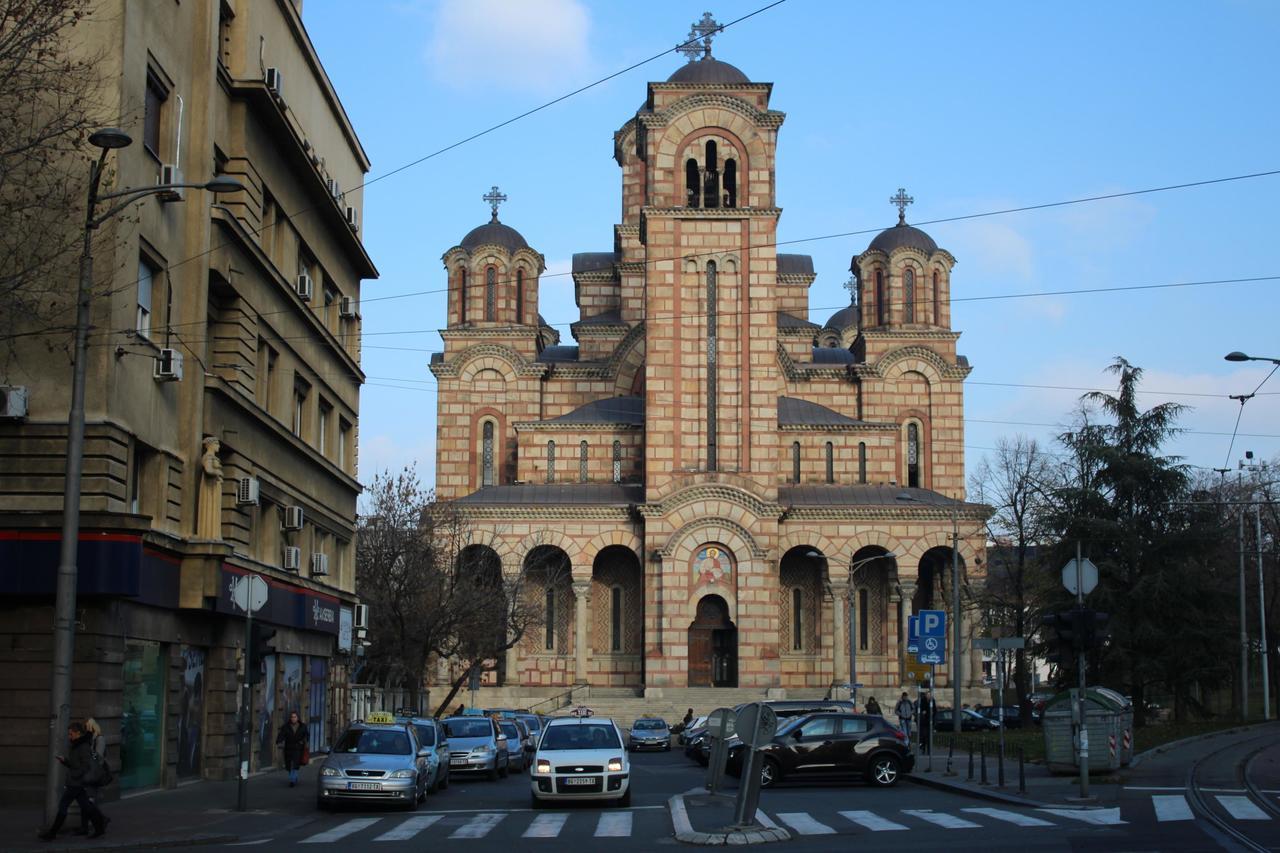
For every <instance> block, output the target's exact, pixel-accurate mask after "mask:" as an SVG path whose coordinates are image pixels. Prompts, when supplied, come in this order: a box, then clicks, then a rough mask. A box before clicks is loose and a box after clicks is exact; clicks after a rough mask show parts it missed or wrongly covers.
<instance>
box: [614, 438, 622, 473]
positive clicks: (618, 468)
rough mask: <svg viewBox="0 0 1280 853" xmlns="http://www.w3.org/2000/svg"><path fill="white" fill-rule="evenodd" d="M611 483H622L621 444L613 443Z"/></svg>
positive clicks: (619, 442)
mask: <svg viewBox="0 0 1280 853" xmlns="http://www.w3.org/2000/svg"><path fill="white" fill-rule="evenodd" d="M613 482H615V483H621V482H622V442H621V441H615V442H614V443H613Z"/></svg>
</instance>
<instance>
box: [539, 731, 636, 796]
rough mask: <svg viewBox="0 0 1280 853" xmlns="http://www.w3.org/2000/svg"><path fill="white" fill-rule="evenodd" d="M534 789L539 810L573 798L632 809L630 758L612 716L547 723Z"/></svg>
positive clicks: (541, 739)
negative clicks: (609, 801)
mask: <svg viewBox="0 0 1280 853" xmlns="http://www.w3.org/2000/svg"><path fill="white" fill-rule="evenodd" d="M529 791H530V795H531V799H532V805H533V807H534V808H535V809H540V808H542V807H543V806H545V805H546V804H547V803H550V802H553V801H571V800H612V801H614V802H616V803H617V804H618V805H620V806H624V807H625V806H629V805H631V759H630V757H629V756H628V754H627V750H626V749H624V748H623V743H622V732H621V731H619V729H618V726H617V724H616V723H614V722H613V720H611V719H609V718H608V717H578V718H573V717H555V718H553V719H551V720H548V721H547V725H546V728H545V729H543V732H542V737H541V738H540V739H539V740H538V749H537V751H536V752H535V753H534V755H533V766H532V767H531V768H530V769H529Z"/></svg>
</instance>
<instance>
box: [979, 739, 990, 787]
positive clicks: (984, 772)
mask: <svg viewBox="0 0 1280 853" xmlns="http://www.w3.org/2000/svg"><path fill="white" fill-rule="evenodd" d="M979 752H980V754H981V756H982V784H983V785H989V784H991V783H990V782H988V781H987V739H986V738H983V739H982V745H981V747H980V749H979Z"/></svg>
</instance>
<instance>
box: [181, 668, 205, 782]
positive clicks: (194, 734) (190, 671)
mask: <svg viewBox="0 0 1280 853" xmlns="http://www.w3.org/2000/svg"><path fill="white" fill-rule="evenodd" d="M181 657H182V693H181V696H180V698H179V699H178V761H177V765H178V767H177V772H178V776H179V778H188V777H192V776H197V777H198V776H199V775H200V766H201V759H202V753H203V751H204V684H205V662H206V660H207V654H206V652H205V650H204V649H202V648H199V647H197V646H183V647H182V652H181Z"/></svg>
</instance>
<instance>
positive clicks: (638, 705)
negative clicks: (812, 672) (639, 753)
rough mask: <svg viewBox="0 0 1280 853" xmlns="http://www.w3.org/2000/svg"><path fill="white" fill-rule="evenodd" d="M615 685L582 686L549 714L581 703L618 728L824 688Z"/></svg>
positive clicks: (809, 694)
mask: <svg viewBox="0 0 1280 853" xmlns="http://www.w3.org/2000/svg"><path fill="white" fill-rule="evenodd" d="M626 692H627V691H623V690H619V689H617V688H599V687H589V688H583V689H581V690H580V691H577V692H576V693H575V696H574V699H575V702H574V705H573V706H569V707H565V708H560V709H557V710H556V711H554V712H552V716H564V715H567V714H568V713H570V712H571V711H572V710H573V707H575V706H576V705H585V706H587V707H588V708H590V709H591V710H592V711H593V712H595V715H596V716H598V717H611V718H612V719H613V720H614V721H615V722H616V723H617V724H618V726H619V727H620V728H622V729H624V730H625V729H628V728H630V727H631V723H632V722H633V721H634V720H636V719H638V718H640V717H643V716H652V717H661V718H662V719H664V720H666V721H667V723H668V724H670V725H674V724H675V723H678V722H680V721H681V720H682V719H684V715H685V712H686V711H687V710H688V709H689V708H692V709H693V713H694V716H700V715H702V714H709V713H710V712H712V711H714V710H715V709H716V708H732V707H733V706H734V705H739V704H742V703H743V702H759V701H762V700H764V699H822V698H825V697H826V695H827V691H825V690H820V689H813V690H794V689H793V690H783V689H779V688H773V689H766V688H762V687H761V688H745V687H737V688H734V687H660V688H655V687H651V688H649V689H648V690H647V691H645V693H646V695H644V696H639V695H636V691H634V690H631V691H629V692H630V695H624V694H625V693H626Z"/></svg>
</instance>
